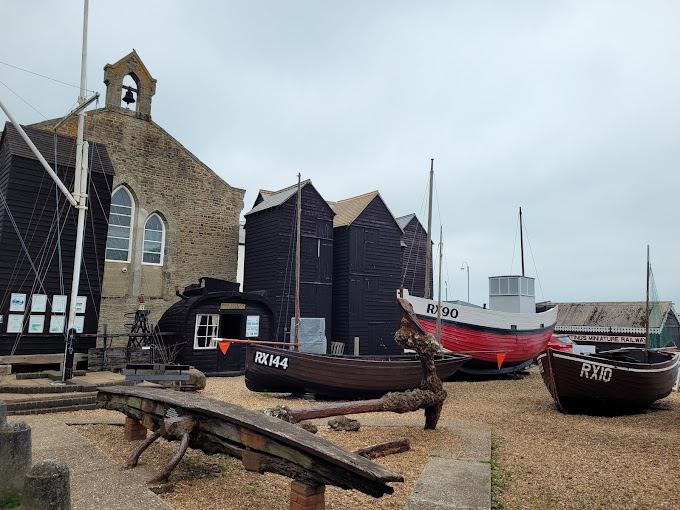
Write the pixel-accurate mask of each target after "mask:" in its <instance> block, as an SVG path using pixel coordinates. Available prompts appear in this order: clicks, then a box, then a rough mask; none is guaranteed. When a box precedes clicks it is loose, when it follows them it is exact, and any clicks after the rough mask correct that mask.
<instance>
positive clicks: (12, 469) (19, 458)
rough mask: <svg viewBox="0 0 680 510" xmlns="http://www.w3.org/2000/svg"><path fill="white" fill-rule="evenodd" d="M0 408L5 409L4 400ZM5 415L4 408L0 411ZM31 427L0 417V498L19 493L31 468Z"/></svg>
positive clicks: (24, 423) (21, 422)
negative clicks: (7, 421) (0, 474)
mask: <svg viewBox="0 0 680 510" xmlns="http://www.w3.org/2000/svg"><path fill="white" fill-rule="evenodd" d="M0 408H3V409H5V407H4V402H3V403H2V405H1V406H0ZM3 413H4V415H5V417H6V410H4V411H0V414H3ZM31 455H32V453H31V427H29V426H28V424H27V423H26V422H23V421H12V422H9V423H6V418H5V419H2V418H0V473H2V476H0V498H2V497H4V496H8V495H11V494H16V493H21V492H22V490H23V486H24V475H26V473H27V472H28V470H29V469H30V468H31V463H32V456H31Z"/></svg>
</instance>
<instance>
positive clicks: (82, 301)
mask: <svg viewBox="0 0 680 510" xmlns="http://www.w3.org/2000/svg"><path fill="white" fill-rule="evenodd" d="M86 306H87V296H78V297H77V298H76V313H85V307H86Z"/></svg>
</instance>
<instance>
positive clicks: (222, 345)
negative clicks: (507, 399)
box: [217, 342, 500, 367]
mask: <svg viewBox="0 0 680 510" xmlns="http://www.w3.org/2000/svg"><path fill="white" fill-rule="evenodd" d="M217 345H219V346H220V351H222V354H227V349H229V346H230V345H231V342H220V343H218V344H217ZM498 366H499V367H500V365H498Z"/></svg>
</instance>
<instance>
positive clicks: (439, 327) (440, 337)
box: [437, 225, 444, 347]
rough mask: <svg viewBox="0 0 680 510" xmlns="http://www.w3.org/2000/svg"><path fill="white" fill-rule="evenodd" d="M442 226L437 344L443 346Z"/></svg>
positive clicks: (440, 232)
mask: <svg viewBox="0 0 680 510" xmlns="http://www.w3.org/2000/svg"><path fill="white" fill-rule="evenodd" d="M443 246H444V245H443V244H442V226H441V225H439V289H438V292H437V343H438V344H439V346H440V347H441V345H442V253H443V251H444V250H443Z"/></svg>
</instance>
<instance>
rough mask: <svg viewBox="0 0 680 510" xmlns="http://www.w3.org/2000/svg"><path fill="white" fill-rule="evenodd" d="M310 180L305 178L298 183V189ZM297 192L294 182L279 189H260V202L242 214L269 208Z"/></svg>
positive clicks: (309, 182) (246, 214)
mask: <svg viewBox="0 0 680 510" xmlns="http://www.w3.org/2000/svg"><path fill="white" fill-rule="evenodd" d="M311 182H312V181H311V180H309V179H307V180H304V181H302V182H301V183H300V189H302V188H304V187H305V186H306V185H307V184H311ZM296 193H297V184H294V185H293V186H289V187H288V188H284V189H282V190H279V191H267V190H264V189H261V190H260V194H259V197H258V198H260V197H261V198H262V202H260V203H259V204H257V205H256V206H254V207H253V208H252V209H251V210H250V211H248V212H247V213H245V214H244V216H248V215H249V214H253V213H256V212H259V211H266V210H267V209H271V208H272V207H278V206H280V205H281V204H283V203H285V202H286V201H287V200H288V199H289V198H290V197H292V196H294V195H295V194H296Z"/></svg>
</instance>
